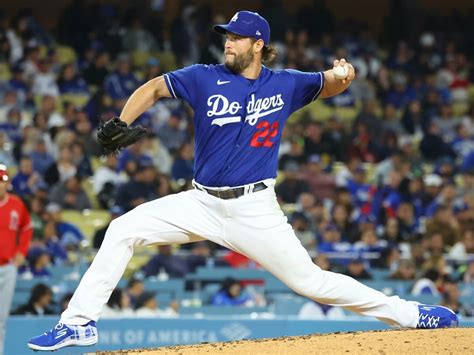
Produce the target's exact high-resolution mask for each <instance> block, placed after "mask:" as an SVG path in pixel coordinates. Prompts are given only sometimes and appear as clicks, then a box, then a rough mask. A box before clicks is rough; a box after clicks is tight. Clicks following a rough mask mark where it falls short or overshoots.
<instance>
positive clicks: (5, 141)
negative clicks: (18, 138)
mask: <svg viewBox="0 0 474 355" xmlns="http://www.w3.org/2000/svg"><path fill="white" fill-rule="evenodd" d="M12 148H13V144H12V141H11V139H10V138H9V137H8V135H7V133H6V132H0V162H2V164H5V165H6V166H11V167H14V166H16V160H15V158H14V156H13V149H12Z"/></svg>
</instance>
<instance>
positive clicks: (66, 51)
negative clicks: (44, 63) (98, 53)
mask: <svg viewBox="0 0 474 355" xmlns="http://www.w3.org/2000/svg"><path fill="white" fill-rule="evenodd" d="M56 51H57V54H58V60H59V62H60V63H61V64H66V63H73V62H75V61H76V57H77V56H76V52H75V51H74V49H73V48H72V47H69V46H57V47H56Z"/></svg>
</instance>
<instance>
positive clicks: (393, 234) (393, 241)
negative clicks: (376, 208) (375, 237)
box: [382, 218, 403, 245]
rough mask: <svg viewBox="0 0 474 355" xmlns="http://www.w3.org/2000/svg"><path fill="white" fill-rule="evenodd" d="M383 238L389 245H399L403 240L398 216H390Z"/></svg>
mask: <svg viewBox="0 0 474 355" xmlns="http://www.w3.org/2000/svg"><path fill="white" fill-rule="evenodd" d="M382 239H383V240H386V241H387V243H388V244H389V245H397V244H398V243H400V242H402V241H403V240H402V236H401V233H400V228H399V226H398V220H397V219H396V218H389V219H388V220H387V223H386V225H385V231H384V234H383V236H382Z"/></svg>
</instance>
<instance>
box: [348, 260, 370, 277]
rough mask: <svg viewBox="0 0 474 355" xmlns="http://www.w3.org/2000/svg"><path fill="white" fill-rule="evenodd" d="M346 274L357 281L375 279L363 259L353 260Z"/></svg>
mask: <svg viewBox="0 0 474 355" xmlns="http://www.w3.org/2000/svg"><path fill="white" fill-rule="evenodd" d="M344 274H345V275H347V276H350V277H352V278H354V279H356V280H372V278H373V277H372V275H371V274H370V272H369V271H368V270H367V267H366V265H365V260H364V259H363V258H361V257H359V258H356V259H351V260H350V261H349V264H348V265H347V267H346V270H345V272H344Z"/></svg>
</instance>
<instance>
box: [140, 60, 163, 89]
mask: <svg viewBox="0 0 474 355" xmlns="http://www.w3.org/2000/svg"><path fill="white" fill-rule="evenodd" d="M162 73H163V71H162V70H161V63H160V61H159V60H158V59H157V58H154V57H150V58H148V60H147V61H146V67H145V75H144V77H143V82H144V83H146V82H148V81H149V80H151V79H154V78H157V77H159V76H160V75H161V74H162Z"/></svg>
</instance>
